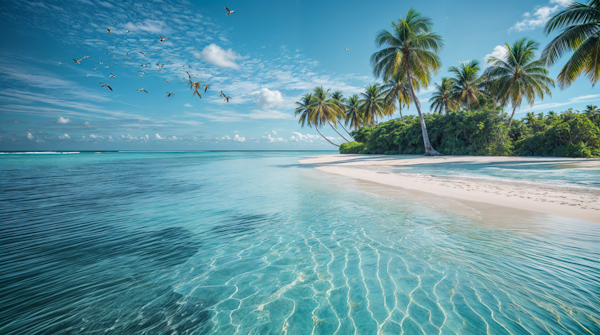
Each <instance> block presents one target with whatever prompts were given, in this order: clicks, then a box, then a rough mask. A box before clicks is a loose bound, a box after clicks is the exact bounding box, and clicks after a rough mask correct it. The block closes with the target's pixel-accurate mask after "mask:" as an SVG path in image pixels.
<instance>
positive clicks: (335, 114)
mask: <svg viewBox="0 0 600 335" xmlns="http://www.w3.org/2000/svg"><path fill="white" fill-rule="evenodd" d="M311 107H312V109H313V113H314V114H315V115H314V117H315V120H318V123H319V124H321V125H322V124H325V122H327V123H328V124H329V125H330V126H331V128H333V130H335V132H336V133H338V134H339V135H340V136H341V137H342V138H343V139H344V140H345V141H346V142H350V141H348V140H347V139H346V138H345V137H344V135H342V134H341V133H340V132H339V131H338V130H337V128H336V127H335V126H334V125H336V126H337V124H338V118H343V117H345V116H346V114H344V111H343V110H342V109H341V108H340V107H339V106H338V105H337V103H336V101H335V100H333V99H330V98H329V90H325V89H323V86H319V87H315V89H314V91H313V100H312V102H311ZM332 122H333V124H332Z"/></svg>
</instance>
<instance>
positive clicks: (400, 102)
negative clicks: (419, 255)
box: [398, 96, 408, 122]
mask: <svg viewBox="0 0 600 335" xmlns="http://www.w3.org/2000/svg"><path fill="white" fill-rule="evenodd" d="M407 106H408V105H407ZM398 113H400V120H402V122H404V116H402V101H400V96H398Z"/></svg>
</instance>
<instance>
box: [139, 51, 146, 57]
mask: <svg viewBox="0 0 600 335" xmlns="http://www.w3.org/2000/svg"><path fill="white" fill-rule="evenodd" d="M138 53H140V54H142V55H143V56H144V57H146V54H145V53H143V52H141V51H140V52H138Z"/></svg>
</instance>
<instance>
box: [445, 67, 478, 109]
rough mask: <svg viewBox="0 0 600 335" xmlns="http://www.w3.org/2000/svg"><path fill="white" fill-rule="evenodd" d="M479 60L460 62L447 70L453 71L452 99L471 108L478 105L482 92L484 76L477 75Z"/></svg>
mask: <svg viewBox="0 0 600 335" xmlns="http://www.w3.org/2000/svg"><path fill="white" fill-rule="evenodd" d="M480 70H481V68H480V67H479V61H477V60H472V61H470V62H468V63H464V62H460V66H459V67H456V66H451V67H450V69H449V71H450V72H452V73H454V75H455V76H456V77H455V78H450V80H451V81H452V86H453V88H452V95H453V97H454V100H456V101H457V102H458V103H460V104H463V105H464V106H466V107H467V110H469V111H470V110H471V107H475V108H477V107H479V101H480V99H481V98H482V97H484V94H483V86H482V84H483V82H484V79H485V77H480V76H479V71H480Z"/></svg>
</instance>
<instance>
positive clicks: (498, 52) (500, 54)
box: [483, 45, 508, 64]
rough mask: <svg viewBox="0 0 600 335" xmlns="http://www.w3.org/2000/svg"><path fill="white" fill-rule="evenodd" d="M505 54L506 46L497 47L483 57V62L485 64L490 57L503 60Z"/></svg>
mask: <svg viewBox="0 0 600 335" xmlns="http://www.w3.org/2000/svg"><path fill="white" fill-rule="evenodd" d="M507 53H508V50H507V49H506V46H504V45H497V46H495V47H494V51H492V53H489V54H487V55H485V57H483V60H484V61H485V63H486V64H487V61H488V59H490V58H492V57H495V58H499V59H504V56H506V54H507Z"/></svg>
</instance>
